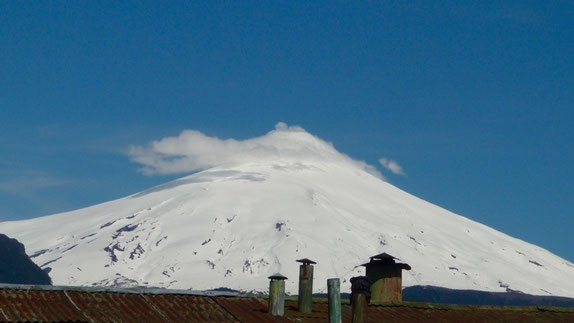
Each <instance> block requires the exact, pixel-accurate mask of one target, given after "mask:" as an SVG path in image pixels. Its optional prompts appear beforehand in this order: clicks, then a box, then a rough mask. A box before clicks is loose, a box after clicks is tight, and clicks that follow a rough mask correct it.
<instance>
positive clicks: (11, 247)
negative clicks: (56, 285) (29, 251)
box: [0, 233, 52, 285]
mask: <svg viewBox="0 0 574 323" xmlns="http://www.w3.org/2000/svg"><path fill="white" fill-rule="evenodd" d="M0 283H5V284H27V285H51V284H52V280H51V279H50V276H48V274H47V273H46V272H44V271H43V270H42V269H41V268H40V267H38V265H36V264H35V263H34V262H32V260H30V258H29V257H28V255H26V251H25V249H24V245H23V244H21V243H20V242H18V240H16V239H11V238H9V237H7V236H6V235H4V234H1V233H0Z"/></svg>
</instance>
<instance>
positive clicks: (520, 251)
mask: <svg viewBox="0 0 574 323" xmlns="http://www.w3.org/2000/svg"><path fill="white" fill-rule="evenodd" d="M261 138H263V139H266V140H272V139H273V138H275V139H277V138H279V141H280V142H282V143H284V144H285V145H283V146H282V148H281V149H278V150H277V153H276V154H271V155H265V158H253V159H252V161H249V160H248V159H247V158H245V160H243V159H242V160H239V161H237V160H226V163H225V164H223V165H219V166H212V167H209V168H208V169H206V170H204V171H201V172H198V173H195V174H193V175H190V176H187V177H183V178H181V179H178V180H175V181H172V182H169V183H166V184H164V185H160V186H157V187H154V188H151V189H149V190H147V191H143V192H140V193H138V194H134V195H132V196H128V197H125V198H122V199H118V200H115V201H111V202H107V203H103V204H100V205H96V206H92V207H88V208H85V209H80V210H76V211H72V212H67V213H62V214H57V215H52V216H46V217H42V218H36V219H31V220H25V221H15V222H3V223H0V232H2V233H6V234H8V235H10V236H13V237H15V238H17V239H18V240H20V241H22V242H23V243H24V244H25V245H26V249H27V250H28V252H29V255H30V256H31V257H32V259H33V260H34V261H35V262H36V263H37V264H38V265H40V266H41V267H42V268H48V267H49V268H51V271H50V275H51V277H52V279H53V282H54V284H55V285H95V286H136V285H141V286H155V287H167V288H179V289H211V288H217V287H228V288H233V289H239V290H244V291H252V290H257V291H266V290H267V288H268V280H267V278H266V277H267V276H269V275H270V274H272V273H275V272H281V273H282V274H284V275H286V276H288V277H289V280H288V281H287V285H286V287H287V290H288V292H290V293H296V290H297V275H298V265H299V264H298V263H296V262H295V260H296V259H300V258H305V257H307V258H310V259H313V260H315V261H317V262H318V264H317V265H316V267H315V279H316V280H315V290H316V291H318V292H325V291H326V279H327V278H333V277H340V278H342V279H343V284H344V286H343V288H349V286H350V285H349V283H348V280H349V278H350V277H352V276H355V275H358V274H362V273H364V268H363V267H358V265H360V264H362V263H364V262H366V261H367V260H368V257H369V256H372V255H375V254H378V253H381V252H387V253H389V254H392V255H394V256H396V257H398V258H400V259H401V260H402V261H404V262H407V263H409V264H410V265H411V266H412V268H413V269H412V270H411V271H407V272H404V278H405V279H404V285H405V286H410V285H435V286H443V287H448V288H456V289H477V290H486V291H505V290H507V289H512V290H518V291H522V292H525V293H529V294H535V295H558V296H568V297H574V264H572V263H570V262H568V261H566V260H564V259H562V258H560V257H558V256H555V255H553V254H552V253H550V252H548V251H546V250H544V249H542V248H539V247H537V246H535V245H532V244H529V243H526V242H524V241H521V240H518V239H515V238H512V237H510V236H507V235H505V234H503V233H500V232H498V231H496V230H494V229H491V228H489V227H487V226H484V225H482V224H479V223H476V222H474V221H471V220H469V219H467V218H464V217H462V216H459V215H456V214H453V213H451V212H449V211H447V210H445V209H442V208H440V207H438V206H435V205H433V204H431V203H428V202H425V201H423V200H421V199H419V198H417V197H415V196H412V195H410V194H408V193H406V192H404V191H402V190H400V189H398V188H396V187H394V186H392V185H391V184H389V183H387V182H385V181H383V180H381V179H380V177H378V176H377V174H376V172H374V171H373V169H372V168H370V167H368V165H366V164H364V163H361V162H357V161H354V160H352V159H351V158H349V157H347V156H345V155H342V154H340V153H338V152H337V151H336V150H335V149H334V148H333V147H332V146H331V145H329V144H327V143H325V142H323V141H321V140H320V139H318V138H316V137H314V136H312V135H310V134H308V133H307V132H304V131H303V130H302V129H289V128H287V129H277V130H275V131H272V132H271V133H269V134H267V135H266V136H264V137H261ZM286 147H295V148H296V149H297V150H298V151H306V152H307V153H306V154H299V153H298V154H296V156H297V158H294V154H282V152H285V149H287V148H286ZM301 147H303V149H301ZM282 149H283V150H282ZM318 150H321V153H320V154H319V153H318V152H317V151H318ZM258 155H259V156H261V154H258ZM317 156H321V158H318V157H317Z"/></svg>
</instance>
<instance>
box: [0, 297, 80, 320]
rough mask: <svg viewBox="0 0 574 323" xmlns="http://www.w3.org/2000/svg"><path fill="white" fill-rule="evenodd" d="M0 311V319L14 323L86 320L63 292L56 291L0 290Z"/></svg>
mask: <svg viewBox="0 0 574 323" xmlns="http://www.w3.org/2000/svg"><path fill="white" fill-rule="evenodd" d="M0 311H1V312H2V314H0V318H3V319H4V320H7V321H15V322H18V321H47V322H50V321H52V322H53V321H86V320H87V319H86V317H85V316H84V315H82V313H81V312H80V311H78V310H77V309H76V308H75V307H74V305H73V304H72V303H70V301H69V300H68V298H67V297H66V295H65V294H64V293H63V292H56V291H46V292H37V291H26V290H10V289H1V290H0ZM3 319H0V320H3Z"/></svg>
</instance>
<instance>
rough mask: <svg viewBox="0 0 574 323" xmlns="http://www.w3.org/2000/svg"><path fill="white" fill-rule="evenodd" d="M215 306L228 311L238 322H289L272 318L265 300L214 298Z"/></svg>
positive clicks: (253, 298) (281, 318)
mask: <svg viewBox="0 0 574 323" xmlns="http://www.w3.org/2000/svg"><path fill="white" fill-rule="evenodd" d="M214 300H215V301H216V302H217V304H219V305H221V306H222V307H223V308H225V309H226V310H227V311H229V312H230V313H231V314H233V316H234V317H235V318H237V320H239V321H240V322H291V321H290V320H288V319H286V318H284V317H279V316H272V315H270V314H269V313H268V312H267V311H268V310H269V307H268V303H267V300H266V299H263V298H256V297H215V298H214Z"/></svg>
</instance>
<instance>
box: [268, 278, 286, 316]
mask: <svg viewBox="0 0 574 323" xmlns="http://www.w3.org/2000/svg"><path fill="white" fill-rule="evenodd" d="M268 278H269V279H270V280H271V281H269V314H271V315H275V316H283V315H284V314H285V279H287V277H285V276H283V275H281V274H280V273H276V274H274V275H271V276H269V277H268Z"/></svg>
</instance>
